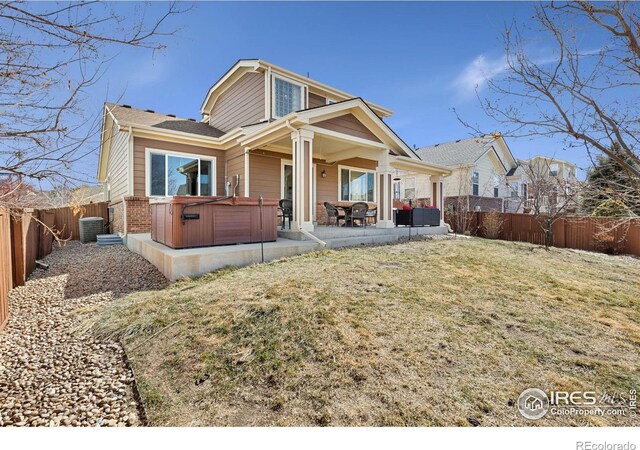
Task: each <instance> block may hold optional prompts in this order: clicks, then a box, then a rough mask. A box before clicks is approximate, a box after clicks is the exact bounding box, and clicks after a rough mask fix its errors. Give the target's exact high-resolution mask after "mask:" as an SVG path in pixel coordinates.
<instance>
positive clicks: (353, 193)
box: [338, 166, 376, 202]
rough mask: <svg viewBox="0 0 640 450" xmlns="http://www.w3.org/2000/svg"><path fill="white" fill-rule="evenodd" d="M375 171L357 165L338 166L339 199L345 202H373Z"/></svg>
mask: <svg viewBox="0 0 640 450" xmlns="http://www.w3.org/2000/svg"><path fill="white" fill-rule="evenodd" d="M375 178H376V177H375V171H374V170H367V169H359V168H357V167H347V166H339V167H338V187H339V189H340V200H342V201H345V202H375V197H376V196H375V192H376V182H375Z"/></svg>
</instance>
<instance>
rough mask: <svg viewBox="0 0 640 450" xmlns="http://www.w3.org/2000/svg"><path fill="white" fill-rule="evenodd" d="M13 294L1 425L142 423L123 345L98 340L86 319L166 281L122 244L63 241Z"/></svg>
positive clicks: (0, 362) (1, 359)
mask: <svg viewBox="0 0 640 450" xmlns="http://www.w3.org/2000/svg"><path fill="white" fill-rule="evenodd" d="M44 261H45V262H46V263H48V264H49V265H50V268H49V270H41V269H36V271H35V272H34V273H33V274H32V275H31V277H30V280H29V281H28V282H27V284H26V285H25V286H22V287H18V288H16V289H14V290H13V291H11V294H10V298H9V311H10V315H11V316H10V320H9V324H8V325H7V327H6V329H5V330H4V331H3V332H0V426H9V425H17V426H57V425H72V426H96V425H102V426H135V425H140V424H141V416H140V412H139V411H140V409H139V406H138V403H137V401H136V400H135V398H134V395H133V381H134V379H133V374H132V373H131V370H130V369H128V367H127V364H126V363H125V355H124V351H123V349H122V347H121V346H120V344H118V343H115V342H108V341H104V340H100V339H98V338H95V337H93V336H91V335H90V334H89V333H88V332H87V331H86V330H84V327H83V326H82V325H83V322H85V321H86V320H87V319H88V318H89V317H90V316H91V315H93V314H96V313H98V312H100V311H101V309H102V306H103V305H104V304H106V303H109V302H111V301H112V300H114V299H115V298H118V297H120V296H122V295H125V294H127V293H129V292H133V291H141V290H152V289H161V288H163V287H166V286H167V285H168V282H167V280H166V279H165V278H164V277H163V276H162V274H160V272H158V271H157V270H156V268H155V267H154V266H152V265H151V264H150V263H148V262H147V261H146V260H145V259H144V258H142V257H141V256H139V255H137V254H134V253H131V252H130V251H129V250H128V249H127V248H126V247H125V246H122V245H119V246H112V247H105V248H99V247H97V246H96V245H95V244H84V245H83V244H81V243H80V242H77V241H72V242H68V243H66V245H65V246H64V247H62V248H54V251H53V252H52V253H51V254H50V255H49V256H47V257H46V258H45V259H44Z"/></svg>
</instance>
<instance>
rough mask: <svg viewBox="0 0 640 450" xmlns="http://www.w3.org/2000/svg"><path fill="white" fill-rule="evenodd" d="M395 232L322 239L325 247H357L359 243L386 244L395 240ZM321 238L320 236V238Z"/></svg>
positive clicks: (396, 236)
mask: <svg viewBox="0 0 640 450" xmlns="http://www.w3.org/2000/svg"><path fill="white" fill-rule="evenodd" d="M398 238H399V236H398V235H397V234H379V235H368V236H353V237H339V238H332V239H323V240H324V241H325V242H326V243H327V248H341V247H357V246H359V245H372V244H387V243H389V242H395V241H397V240H398ZM321 239H322V238H321Z"/></svg>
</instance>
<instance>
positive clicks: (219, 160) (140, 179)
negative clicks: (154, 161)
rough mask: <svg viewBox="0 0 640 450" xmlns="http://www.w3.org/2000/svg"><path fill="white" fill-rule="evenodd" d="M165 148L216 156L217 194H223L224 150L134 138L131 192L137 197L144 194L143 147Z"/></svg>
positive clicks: (174, 151)
mask: <svg viewBox="0 0 640 450" xmlns="http://www.w3.org/2000/svg"><path fill="white" fill-rule="evenodd" d="M147 148H149V149H158V150H165V151H168V152H172V153H191V154H194V155H202V156H203V157H215V158H216V189H217V194H219V195H222V194H224V161H225V152H224V151H223V150H215V149H211V148H206V147H198V146H195V145H186V144H178V143H175V142H164V141H157V140H155V139H146V138H134V141H133V192H134V194H133V195H135V196H137V197H144V196H145V195H146V188H145V187H146V183H147V181H146V170H145V149H147Z"/></svg>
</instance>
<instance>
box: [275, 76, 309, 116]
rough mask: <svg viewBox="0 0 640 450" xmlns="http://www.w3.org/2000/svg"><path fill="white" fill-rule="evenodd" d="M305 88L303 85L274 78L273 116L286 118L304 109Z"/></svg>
mask: <svg viewBox="0 0 640 450" xmlns="http://www.w3.org/2000/svg"><path fill="white" fill-rule="evenodd" d="M303 94H304V88H303V86H302V85H301V84H297V83H293V82H291V81H287V80H283V79H282V78H278V77H274V78H273V115H274V116H275V117H284V116H286V115H287V114H291V113H292V112H295V111H299V110H301V109H303V108H304V95H303Z"/></svg>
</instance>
